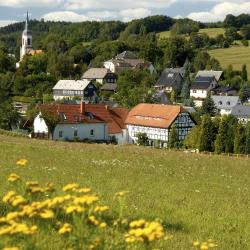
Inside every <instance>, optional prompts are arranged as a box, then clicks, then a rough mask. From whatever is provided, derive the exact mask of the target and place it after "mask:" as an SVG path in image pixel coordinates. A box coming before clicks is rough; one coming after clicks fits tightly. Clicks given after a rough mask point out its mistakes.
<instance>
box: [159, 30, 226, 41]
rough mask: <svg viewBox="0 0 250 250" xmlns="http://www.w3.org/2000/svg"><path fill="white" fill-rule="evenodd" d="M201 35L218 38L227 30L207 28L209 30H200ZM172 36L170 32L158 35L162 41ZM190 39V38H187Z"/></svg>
mask: <svg viewBox="0 0 250 250" xmlns="http://www.w3.org/2000/svg"><path fill="white" fill-rule="evenodd" d="M199 33H200V34H204V33H205V34H207V35H208V36H210V37H216V36H218V35H221V34H222V35H223V34H224V33H225V30H224V29H223V28H207V29H200V31H199ZM170 36H171V32H170V31H163V32H160V33H158V37H159V38H160V39H164V38H169V37H170ZM186 37H187V38H188V36H186Z"/></svg>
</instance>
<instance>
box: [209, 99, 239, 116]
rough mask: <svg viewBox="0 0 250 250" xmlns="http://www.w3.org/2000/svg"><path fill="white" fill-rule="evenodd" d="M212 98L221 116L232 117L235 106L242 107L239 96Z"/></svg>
mask: <svg viewBox="0 0 250 250" xmlns="http://www.w3.org/2000/svg"><path fill="white" fill-rule="evenodd" d="M211 98H212V100H213V101H214V104H215V106H216V109H217V110H218V113H220V114H221V115H230V114H231V113H232V109H233V108H234V107H235V106H241V105H242V103H241V101H240V97H239V96H218V95H212V96H211Z"/></svg>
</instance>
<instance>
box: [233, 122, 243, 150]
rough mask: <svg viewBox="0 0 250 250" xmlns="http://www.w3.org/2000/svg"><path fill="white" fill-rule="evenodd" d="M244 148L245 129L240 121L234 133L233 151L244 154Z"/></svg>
mask: <svg viewBox="0 0 250 250" xmlns="http://www.w3.org/2000/svg"><path fill="white" fill-rule="evenodd" d="M245 148H246V131H245V127H244V126H243V125H242V124H241V123H239V124H238V126H237V128H236V133H235V139H234V153H235V154H244V153H245Z"/></svg>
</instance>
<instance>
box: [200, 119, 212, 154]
mask: <svg viewBox="0 0 250 250" xmlns="http://www.w3.org/2000/svg"><path fill="white" fill-rule="evenodd" d="M214 137H215V136H214V131H213V122H212V120H211V117H210V116H209V115H204V116H203V117H202V122H201V132H200V139H199V147H198V148H199V151H200V152H203V151H209V152H211V151H212V150H213V142H214Z"/></svg>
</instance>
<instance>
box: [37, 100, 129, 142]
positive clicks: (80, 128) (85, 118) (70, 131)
mask: <svg viewBox="0 0 250 250" xmlns="http://www.w3.org/2000/svg"><path fill="white" fill-rule="evenodd" d="M44 113H49V114H50V115H51V116H53V117H54V118H55V120H56V121H57V124H56V126H55V128H54V130H53V132H52V134H53V136H52V138H53V140H68V141H73V140H75V139H76V138H77V139H78V140H86V139H88V140H91V141H111V140H114V139H115V141H116V142H117V143H118V144H124V143H126V142H127V140H128V135H127V129H126V125H125V120H126V117H127V114H128V110H127V109H124V108H111V107H109V106H106V105H102V104H85V103H84V102H81V104H72V105H70V104H49V105H41V106H40V113H39V114H38V115H37V116H36V118H35V119H34V123H33V125H34V136H35V137H39V135H41V134H48V133H49V126H48V124H46V121H45V120H46V118H43V114H44Z"/></svg>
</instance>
